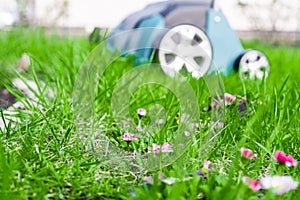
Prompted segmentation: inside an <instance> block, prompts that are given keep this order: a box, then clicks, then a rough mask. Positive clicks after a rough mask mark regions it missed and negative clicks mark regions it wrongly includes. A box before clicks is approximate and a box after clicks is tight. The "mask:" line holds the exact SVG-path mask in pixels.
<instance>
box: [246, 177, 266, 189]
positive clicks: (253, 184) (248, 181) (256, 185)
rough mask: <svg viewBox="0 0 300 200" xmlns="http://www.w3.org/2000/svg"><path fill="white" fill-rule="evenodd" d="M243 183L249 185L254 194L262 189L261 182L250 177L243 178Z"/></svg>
mask: <svg viewBox="0 0 300 200" xmlns="http://www.w3.org/2000/svg"><path fill="white" fill-rule="evenodd" d="M242 180H243V182H244V183H245V184H246V185H248V186H249V187H250V188H251V189H252V190H253V191H254V192H257V191H258V190H260V189H261V186H260V183H259V181H256V180H253V179H251V178H249V177H243V179H242Z"/></svg>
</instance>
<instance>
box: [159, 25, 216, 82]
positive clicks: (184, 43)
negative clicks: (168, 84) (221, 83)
mask: <svg viewBox="0 0 300 200" xmlns="http://www.w3.org/2000/svg"><path fill="white" fill-rule="evenodd" d="M158 59H159V62H160V64H161V66H162V69H163V71H164V72H165V73H166V74H168V75H170V76H172V77H173V76H175V73H176V72H179V71H180V70H181V69H182V68H183V67H185V68H186V71H187V72H188V73H192V76H193V77H194V78H197V79H198V78H200V77H202V76H204V75H205V74H206V73H207V71H208V69H209V67H210V65H211V62H212V46H211V43H210V41H209V39H208V37H207V35H206V34H205V33H204V32H203V31H202V30H201V29H199V28H197V27H195V26H192V25H178V26H175V27H173V28H172V29H170V30H169V31H168V32H167V33H166V34H165V35H164V36H163V38H162V39H161V41H160V44H159V49H158Z"/></svg>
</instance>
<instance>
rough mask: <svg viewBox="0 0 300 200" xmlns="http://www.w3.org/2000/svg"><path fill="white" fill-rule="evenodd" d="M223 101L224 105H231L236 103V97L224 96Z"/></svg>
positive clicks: (227, 94)
mask: <svg viewBox="0 0 300 200" xmlns="http://www.w3.org/2000/svg"><path fill="white" fill-rule="evenodd" d="M224 99H225V105H226V106H227V105H231V104H233V103H234V102H235V101H236V96H234V95H231V94H229V93H225V94H224Z"/></svg>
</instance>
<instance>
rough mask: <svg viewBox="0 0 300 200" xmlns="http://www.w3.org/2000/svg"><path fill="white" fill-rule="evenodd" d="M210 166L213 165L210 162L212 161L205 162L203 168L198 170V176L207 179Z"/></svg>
mask: <svg viewBox="0 0 300 200" xmlns="http://www.w3.org/2000/svg"><path fill="white" fill-rule="evenodd" d="M210 165H211V162H210V161H208V160H204V162H203V167H202V168H201V169H199V170H198V172H197V175H198V176H202V177H205V176H206V174H207V173H208V171H209V168H210Z"/></svg>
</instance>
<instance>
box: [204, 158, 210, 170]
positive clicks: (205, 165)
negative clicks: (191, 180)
mask: <svg viewBox="0 0 300 200" xmlns="http://www.w3.org/2000/svg"><path fill="white" fill-rule="evenodd" d="M210 165H211V162H210V161H208V160H204V163H203V168H205V169H209V167H210Z"/></svg>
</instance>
